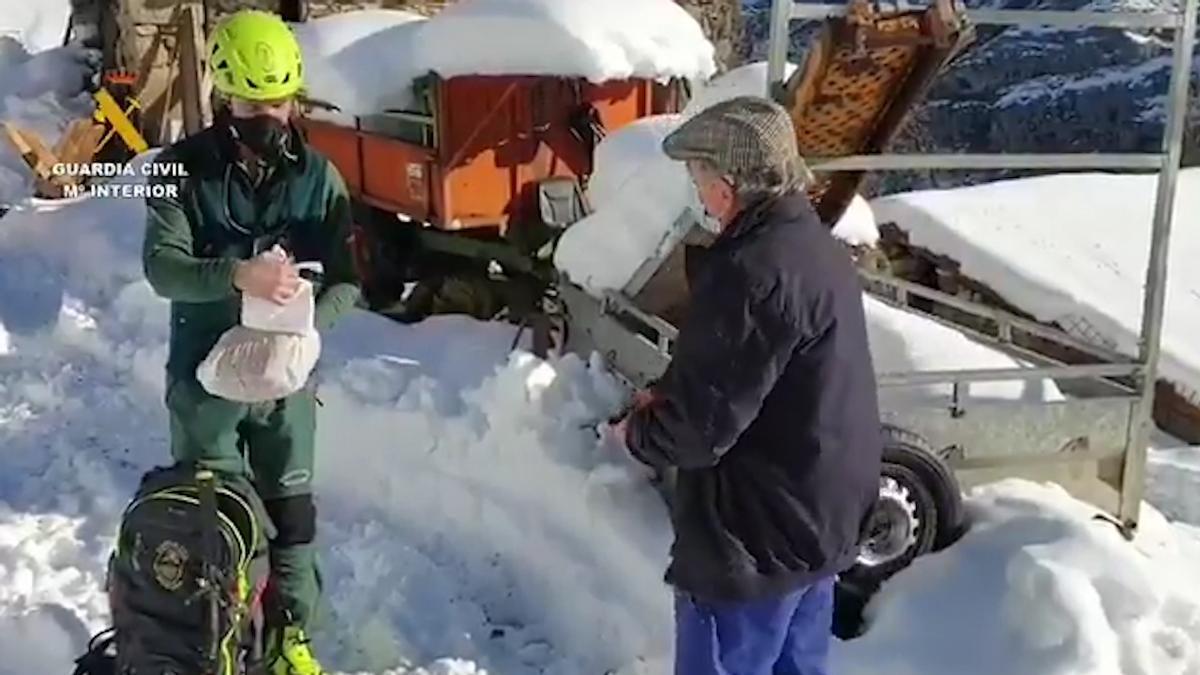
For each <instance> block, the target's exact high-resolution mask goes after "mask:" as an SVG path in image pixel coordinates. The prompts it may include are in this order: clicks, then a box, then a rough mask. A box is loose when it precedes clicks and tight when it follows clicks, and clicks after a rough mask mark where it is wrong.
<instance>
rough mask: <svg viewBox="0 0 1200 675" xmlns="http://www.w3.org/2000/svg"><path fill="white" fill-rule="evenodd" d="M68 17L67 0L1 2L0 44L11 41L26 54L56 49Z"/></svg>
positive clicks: (60, 42) (65, 30)
mask: <svg viewBox="0 0 1200 675" xmlns="http://www.w3.org/2000/svg"><path fill="white" fill-rule="evenodd" d="M70 17H71V2H70V0H37V2H13V1H10V2H5V3H4V11H3V12H2V13H0V41H4V40H13V41H15V42H17V43H19V44H20V45H21V46H23V47H24V48H25V49H26V50H28V51H30V52H40V51H42V50H46V49H52V48H54V47H58V46H60V45H62V42H63V36H64V35H66V33H67V23H68V20H69V19H70Z"/></svg>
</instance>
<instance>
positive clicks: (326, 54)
mask: <svg viewBox="0 0 1200 675" xmlns="http://www.w3.org/2000/svg"><path fill="white" fill-rule="evenodd" d="M631 16H636V17H637V20H636V21H630V20H629V17H631ZM297 36H298V38H299V40H300V44H301V49H302V51H303V52H304V55H305V60H306V63H309V64H311V67H310V72H309V77H308V87H309V89H310V91H311V93H312V94H313V95H314V96H316V97H317V98H322V99H325V100H328V101H331V102H333V103H335V104H337V105H339V106H340V107H341V108H342V113H343V114H346V115H364V114H369V113H373V112H379V111H381V110H382V109H384V108H388V107H395V108H404V107H408V106H409V105H411V103H412V92H411V84H412V81H413V80H414V79H415V78H417V77H420V76H422V75H425V74H427V73H429V72H434V73H437V74H438V75H439V76H441V77H455V76H459V75H562V76H568V77H582V78H586V79H588V80H591V81H593V82H603V81H607V80H623V79H628V78H635V77H636V78H648V79H655V80H665V79H669V78H672V77H679V78H685V79H692V80H701V81H702V80H706V79H708V78H709V77H710V76H711V75H712V74H713V73H714V72H715V71H716V63H715V60H714V48H713V45H712V43H711V42H709V41H708V39H707V38H706V37H705V36H704V32H703V30H702V29H701V28H700V24H699V23H697V22H696V20H695V19H694V18H693V17H692V16H691V15H690V14H688V13H687V11H685V10H684V9H683V8H682V7H680V6H679V5H678V4H676V3H675V2H673V1H672V0H605V2H591V1H590V0H467V1H464V2H458V3H455V4H452V5H450V6H449V7H447V8H446V9H444V10H442V11H441V12H439V13H438V14H436V15H435V16H434V17H433V18H430V19H425V18H424V17H420V16H418V15H415V14H410V13H407V12H402V11H388V10H363V11H355V12H346V13H343V14H340V15H337V16H331V17H323V18H319V19H316V20H314V21H311V22H309V23H308V24H304V25H298V26H297ZM480 36H487V39H483V40H481V39H480ZM380 82H386V83H388V85H387V86H382V87H381V86H380Z"/></svg>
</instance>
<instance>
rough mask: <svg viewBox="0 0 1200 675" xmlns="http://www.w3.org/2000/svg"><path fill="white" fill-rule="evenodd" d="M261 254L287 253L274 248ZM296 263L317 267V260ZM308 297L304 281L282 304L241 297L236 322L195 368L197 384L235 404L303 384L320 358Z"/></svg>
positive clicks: (266, 397)
mask: <svg viewBox="0 0 1200 675" xmlns="http://www.w3.org/2000/svg"><path fill="white" fill-rule="evenodd" d="M262 255H263V256H276V257H278V256H282V257H283V258H284V259H286V256H287V254H286V253H285V252H284V251H283V250H282V249H280V248H279V247H278V246H276V247H275V248H273V249H271V250H270V251H267V252H265V253H263V254H262ZM298 267H301V268H302V269H303V268H315V269H317V270H318V271H319V267H320V263H316V264H312V263H304V264H301V265H298ZM313 296H314V294H313V285H312V283H311V282H310V281H308V280H306V279H301V280H300V289H299V292H298V293H297V294H296V297H295V298H293V299H292V301H291V302H289V303H287V304H286V305H278V304H276V303H274V302H271V301H269V300H263V299H261V298H255V297H251V296H248V295H243V296H242V313H241V325H239V326H234V327H233V328H230V329H229V330H227V331H225V333H224V334H223V335H222V336H221V338H220V339H219V340H218V341H217V344H216V345H214V346H213V348H212V350H210V351H209V353H208V356H207V357H206V358H205V359H204V361H203V362H202V363H201V364H200V366H199V367H198V368H197V369H196V379H197V380H199V381H200V384H201V386H203V387H204V389H205V390H206V391H208V393H210V394H212V395H213V396H218V397H220V398H223V399H227V400H230V401H238V402H240V403H261V402H265V401H274V400H277V399H281V398H285V397H287V396H290V395H292V394H294V393H296V392H298V391H300V390H301V389H302V388H304V385H305V384H306V383H307V382H308V378H309V376H310V375H311V374H312V371H313V368H315V367H316V365H317V359H318V358H320V356H321V336H320V334H319V333H317V329H316V325H315V316H316V300H315V298H314V297H313Z"/></svg>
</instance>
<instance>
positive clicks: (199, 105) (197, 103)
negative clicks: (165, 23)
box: [178, 3, 212, 136]
mask: <svg viewBox="0 0 1200 675" xmlns="http://www.w3.org/2000/svg"><path fill="white" fill-rule="evenodd" d="M202 13H203V11H202V9H201V8H200V7H198V6H196V5H195V4H194V3H193V4H190V5H189V6H186V7H184V9H183V13H182V15H181V16H180V26H179V41H178V52H179V75H178V77H179V93H180V97H181V101H182V108H183V131H184V134H186V135H188V136H190V135H192V134H195V133H197V132H199V131H200V130H201V129H203V128H205V127H207V126H208V125H209V124H211V123H212V107H211V106H210V105H209V99H208V96H206V95H205V92H204V91H203V90H204V79H205V78H204V72H205V70H206V64H207V54H205V43H204V25H203V21H204V17H203V16H202Z"/></svg>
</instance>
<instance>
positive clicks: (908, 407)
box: [559, 0, 1200, 536]
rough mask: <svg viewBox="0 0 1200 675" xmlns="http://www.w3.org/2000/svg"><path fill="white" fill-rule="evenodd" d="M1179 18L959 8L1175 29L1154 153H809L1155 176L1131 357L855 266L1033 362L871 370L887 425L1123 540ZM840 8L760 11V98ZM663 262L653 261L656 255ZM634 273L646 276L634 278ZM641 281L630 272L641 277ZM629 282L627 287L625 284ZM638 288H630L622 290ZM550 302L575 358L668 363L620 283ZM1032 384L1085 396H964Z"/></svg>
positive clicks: (1154, 324)
mask: <svg viewBox="0 0 1200 675" xmlns="http://www.w3.org/2000/svg"><path fill="white" fill-rule="evenodd" d="M1183 1H1184V7H1183V11H1182V12H1170V13H1128V12H1126V13H1115V12H1091V11H1044V10H992V9H987V10H967V11H966V16H967V19H968V20H969V21H972V22H974V23H977V24H993V25H1016V26H1060V27H1088V26H1098V27H1110V28H1142V29H1145V28H1153V29H1163V30H1173V31H1174V33H1175V36H1174V44H1173V51H1174V54H1173V60H1172V70H1171V77H1170V83H1169V91H1168V99H1167V106H1168V109H1167V119H1166V124H1165V129H1164V134H1163V139H1162V151H1161V152H1159V153H1153V154H1117V153H1072V154H1011V153H997V154H880V155H860V156H851V157H839V158H829V159H826V158H809V161H810V165H811V166H812V168H813V170H814V171H817V172H821V171H842V170H851V171H852V170H886V171H895V170H906V169H935V168H936V169H958V170H962V169H1143V170H1146V169H1158V170H1159V173H1158V184H1157V193H1156V197H1155V206H1154V216H1153V230H1152V235H1151V246H1150V255H1149V259H1148V262H1147V269H1146V283H1145V291H1144V295H1143V316H1142V326H1141V333H1140V337H1139V349H1138V356H1137V358H1136V359H1134V358H1129V357H1127V356H1125V355H1122V354H1119V353H1117V352H1115V351H1112V350H1108V349H1105V348H1103V347H1099V346H1096V345H1092V344H1088V343H1085V342H1083V341H1081V340H1078V339H1076V338H1074V337H1072V336H1071V335H1069V334H1067V333H1066V332H1064V331H1062V330H1058V329H1055V328H1050V327H1047V326H1044V325H1041V324H1038V323H1036V322H1033V321H1028V320H1026V319H1023V318H1021V317H1018V316H1015V315H1012V314H1009V313H1007V312H1003V311H1001V310H998V309H995V308H992V307H989V306H986V305H983V304H980V303H976V302H971V301H967V300H963V299H961V298H958V297H955V296H952V295H948V294H946V293H942V292H940V291H937V290H934V289H930V288H927V287H924V286H920V285H917V284H913V283H910V282H907V281H903V280H899V279H894V278H890V277H886V276H883V275H880V274H876V273H873V272H869V271H866V270H860V275H861V277H862V278H863V280H864V284H865V286H866V288H867V290H868V292H870V293H871V294H872V295H873V296H875V297H877V298H879V299H881V300H883V301H885V302H887V303H889V304H891V305H893V306H896V307H899V308H902V309H903V310H904V311H906V312H911V313H916V314H918V315H921V316H924V317H926V318H928V319H931V320H933V321H936V322H939V323H941V324H943V325H946V326H948V327H950V328H952V329H954V330H956V331H960V332H963V333H966V334H967V335H969V336H970V337H972V338H975V339H977V340H979V341H982V342H985V343H987V344H991V345H993V346H996V347H999V348H1001V349H1003V350H1004V351H1005V352H1007V353H1009V354H1012V355H1014V356H1016V357H1018V358H1020V359H1022V360H1024V361H1026V362H1030V363H1033V364H1035V366H1034V367H1022V368H1006V369H984V370H946V371H910V372H894V373H881V374H880V375H879V377H878V383H879V387H880V402H881V415H882V416H883V418H884V421H885V422H889V423H892V424H896V425H898V426H900V427H903V428H907V429H909V430H912V431H915V432H917V433H920V434H921V435H923V436H925V437H926V439H927V440H929V441H930V442H931V445H932V446H933V447H934V448H935V450H936V451H938V454H939V455H940V456H941V457H942V458H943V459H945V460H946V461H947V463H948V464H949V465H950V466H951V468H953V469H954V471H955V473H956V475H957V476H958V477H959V480H960V481H961V482H962V484H963V485H964V486H969V485H971V484H975V483H979V482H986V481H989V480H995V479H998V478H1002V477H1007V476H1024V477H1027V478H1032V479H1035V480H1051V481H1055V482H1058V483H1060V484H1062V485H1064V486H1065V487H1066V488H1067V489H1068V490H1069V491H1071V492H1072V493H1073V494H1075V496H1077V497H1079V498H1082V499H1085V500H1087V501H1089V502H1091V503H1092V504H1093V505H1095V506H1097V507H1098V508H1101V509H1103V510H1104V511H1106V512H1108V513H1109V514H1110V515H1113V516H1115V517H1116V519H1117V521H1118V522H1117V524H1118V525H1119V526H1120V527H1121V529H1122V531H1123V532H1124V533H1125V534H1126V536H1132V535H1133V532H1134V531H1135V529H1136V527H1137V523H1138V516H1139V509H1140V504H1141V499H1142V495H1143V490H1144V479H1145V465H1146V454H1147V445H1148V442H1149V436H1150V432H1151V413H1152V408H1153V399H1154V386H1155V381H1156V376H1157V372H1158V361H1159V356H1160V350H1161V339H1162V324H1163V306H1164V301H1165V297H1166V278H1167V251H1168V241H1169V237H1170V231H1171V221H1172V215H1173V207H1174V198H1175V192H1176V185H1177V181H1178V175H1179V169H1180V160H1181V153H1182V140H1183V127H1184V118H1185V114H1186V111H1187V103H1188V96H1187V94H1188V84H1189V83H1188V78H1189V71H1190V64H1191V61H1192V55H1193V50H1194V46H1195V34H1196V22H1197V5H1198V2H1200V0H1183ZM845 11H846V8H845V6H843V5H826V4H803V3H801V4H797V3H796V2H795V0H774V2H773V4H772V8H771V12H772V20H771V28H770V43H769V45H770V46H769V60H768V71H767V72H768V84H767V87H768V88H767V95H768V96H773V95H774V93H775V92H778V91H781V89H782V88H781V85H782V83H783V75H784V65H785V62H786V58H787V49H788V33H789V31H788V28H789V27H790V24H791V21H792V20H796V19H822V18H826V17H830V16H838V15H842V14H844V13H845ZM660 262H661V261H660ZM643 271H644V270H643ZM635 276H644V274H641V272H639V275H635ZM635 281H636V280H635ZM634 292H636V291H634ZM559 293H560V298H561V301H562V303H563V304H564V305H565V306H566V308H567V311H568V316H569V318H570V322H571V327H572V329H571V333H572V334H571V335H569V337H568V340H569V342H574V343H575V348H576V349H577V350H580V351H586V350H588V349H595V350H596V351H599V352H601V354H602V355H604V356H605V357H606V358H608V360H609V363H610V364H611V365H613V367H614V368H615V370H616V371H617V372H618V373H620V374H621V375H622V376H623V377H624V378H625V379H627V380H629V381H630V383H631V384H633V385H635V386H644V385H645V384H647V383H649V382H651V381H653V380H654V379H656V378H657V377H658V376H660V375H661V374H662V371H663V370H665V368H666V366H667V364H668V363H669V361H670V351H671V345H672V343H673V341H674V340H675V338H676V336H677V330H676V328H675V327H674V326H672V325H671V324H670V323H669V322H667V321H665V320H663V319H662V318H661V317H658V316H654V315H652V314H649V313H647V312H644V311H642V310H641V309H639V308H638V307H637V306H636V305H634V303H633V301H632V300H630V297H631V296H632V295H633V292H630V289H629V288H626V289H624V290H623V291H620V292H611V293H609V294H607V295H606V296H605V297H604V298H603V299H602V300H599V301H598V300H595V299H593V298H592V297H591V296H589V295H587V294H586V293H584V292H583V291H582V290H581V289H579V288H578V287H575V286H572V285H570V284H563V285H562V286H561V287H560V289H559ZM910 298H919V299H921V301H922V302H924V303H926V304H936V305H939V306H941V307H943V308H949V309H953V310H956V311H958V312H960V313H965V314H967V315H970V316H972V317H974V318H977V319H984V320H986V321H987V323H988V324H989V325H990V326H991V327H992V328H994V334H993V333H989V332H984V331H982V330H974V329H971V328H966V327H964V326H963V325H961V324H959V323H954V322H951V321H949V320H947V319H945V318H942V317H941V316H938V315H937V314H934V313H930V312H927V311H923V310H921V309H919V308H917V307H913V306H911V305H910V304H909V299H910ZM1021 336H1023V337H1026V338H1035V339H1038V340H1042V341H1048V342H1050V343H1053V344H1056V345H1059V346H1063V347H1067V348H1069V349H1073V350H1076V351H1079V352H1083V353H1084V354H1087V355H1089V356H1090V357H1092V358H1093V359H1094V360H1095V361H1097V363H1093V364H1087V365H1066V364H1063V363H1060V362H1057V361H1055V360H1054V359H1051V358H1049V357H1047V356H1045V355H1042V354H1040V353H1037V352H1035V351H1032V350H1029V349H1026V348H1023V347H1021V346H1019V345H1018V343H1017V341H1016V338H1017V337H1021ZM569 346H570V345H569ZM1042 379H1055V380H1062V381H1075V382H1085V383H1086V384H1085V387H1086V389H1081V390H1080V391H1085V392H1086V394H1085V395H1083V396H1079V397H1071V398H1068V399H1067V400H1064V401H1052V402H1043V401H1042V400H1040V398H1039V399H1038V400H1029V401H1007V400H994V399H993V400H987V398H986V397H984V396H980V397H975V396H973V395H972V392H971V388H970V385H971V384H972V383H986V382H996V381H1004V380H1007V381H1013V380H1024V381H1026V382H1030V383H1034V382H1036V381H1038V380H1042ZM917 388H920V389H919V393H918V396H917V397H916V399H915V400H917V401H918V402H917V403H916V404H914V402H913V401H914V398H913V397H912V396H911V394H910V395H909V397H908V398H905V399H903V402H902V403H896V402H893V401H890V400H889V398H888V394H889V392H894V391H896V390H897V389H907V390H910V391H911V390H913V389H917Z"/></svg>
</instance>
